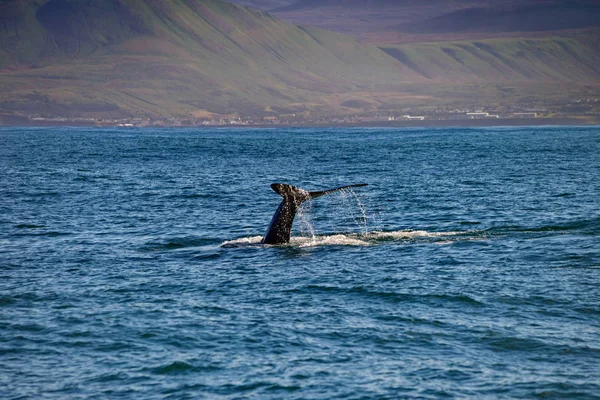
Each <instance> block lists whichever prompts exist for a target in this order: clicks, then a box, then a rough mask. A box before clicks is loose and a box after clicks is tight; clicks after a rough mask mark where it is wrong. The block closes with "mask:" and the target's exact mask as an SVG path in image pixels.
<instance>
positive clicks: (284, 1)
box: [232, 0, 293, 11]
mask: <svg viewBox="0 0 600 400" xmlns="http://www.w3.org/2000/svg"><path fill="white" fill-rule="evenodd" d="M292 1H293V0H236V1H233V2H232V3H235V4H240V5H242V6H245V7H249V8H254V9H256V10H264V11H268V10H273V9H277V8H281V7H285V6H288V5H290V4H291V3H292Z"/></svg>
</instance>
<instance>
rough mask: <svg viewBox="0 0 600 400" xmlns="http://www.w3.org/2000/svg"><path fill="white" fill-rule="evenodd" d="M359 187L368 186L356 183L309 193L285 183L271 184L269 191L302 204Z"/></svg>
mask: <svg viewBox="0 0 600 400" xmlns="http://www.w3.org/2000/svg"><path fill="white" fill-rule="evenodd" d="M360 186H368V184H367V183H357V184H354V185H346V186H340V187H336V188H331V189H326V190H319V191H316V192H309V191H306V190H304V189H300V188H299V187H296V186H292V185H288V184H285V183H273V184H271V189H273V190H274V191H275V192H276V193H277V194H279V195H280V196H281V197H283V198H284V199H290V200H291V199H293V200H295V201H296V202H297V203H298V202H299V203H302V202H305V201H306V200H312V199H314V198H317V197H321V196H324V195H326V194H329V193H333V192H337V191H338V190H344V189H349V188H353V187H360ZM299 203H298V204H299Z"/></svg>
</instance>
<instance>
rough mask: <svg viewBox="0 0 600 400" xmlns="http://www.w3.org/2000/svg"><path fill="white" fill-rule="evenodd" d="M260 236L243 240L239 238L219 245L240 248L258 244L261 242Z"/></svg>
mask: <svg viewBox="0 0 600 400" xmlns="http://www.w3.org/2000/svg"><path fill="white" fill-rule="evenodd" d="M262 238H263V237H262V236H250V237H245V238H239V239H234V240H227V241H225V242H223V243H221V247H241V246H250V245H256V244H260V242H262Z"/></svg>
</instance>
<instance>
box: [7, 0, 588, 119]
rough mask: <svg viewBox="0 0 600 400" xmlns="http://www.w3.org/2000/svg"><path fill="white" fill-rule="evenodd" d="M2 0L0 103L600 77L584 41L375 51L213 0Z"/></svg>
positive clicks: (403, 91) (288, 101)
mask: <svg viewBox="0 0 600 400" xmlns="http://www.w3.org/2000/svg"><path fill="white" fill-rule="evenodd" d="M53 1H57V0H53ZM63 1H66V2H67V3H69V2H71V1H73V0H63ZM9 2H10V3H12V4H11V6H13V7H16V8H13V11H12V12H13V14H12V15H13V17H15V18H13V20H11V24H12V25H11V24H5V25H4V26H8V25H10V26H11V27H12V28H11V29H4V30H2V31H1V32H0V43H1V44H2V48H1V50H2V51H1V52H0V55H2V54H4V56H2V57H0V62H3V63H4V64H3V65H4V67H5V68H4V69H2V70H0V111H2V110H4V111H9V112H21V113H40V112H42V113H47V114H53V115H90V116H107V115H113V116H119V115H136V116H142V115H148V116H150V115H152V116H171V115H194V114H195V115H206V111H211V112H218V113H233V112H240V113H243V114H260V113H264V112H265V110H274V111H276V112H284V113H285V112H298V111H303V110H319V111H323V112H355V111H357V110H358V109H359V108H366V109H390V108H393V107H406V106H431V105H435V104H448V103H452V102H457V103H460V104H469V102H471V103H480V102H483V101H485V102H494V101H504V102H512V101H514V100H515V99H518V98H528V97H531V96H532V95H533V96H534V97H535V96H538V97H545V98H552V97H557V96H561V95H567V96H570V95H571V94H577V93H580V92H583V91H585V90H587V87H589V86H590V85H593V86H598V82H599V81H600V68H599V67H597V66H598V65H600V45H599V43H598V42H599V41H598V40H597V39H596V38H595V37H573V38H552V39H527V40H524V39H505V40H485V41H463V42H442V43H422V44H412V45H397V46H382V49H383V50H385V51H382V50H380V49H379V48H377V47H374V46H368V45H362V44H359V43H357V42H355V41H354V40H352V39H349V38H348V37H346V36H344V35H341V34H337V33H330V32H325V31H321V30H318V29H312V28H299V27H296V26H292V25H289V24H286V23H283V22H281V21H279V20H277V19H275V18H273V17H272V16H270V15H269V14H265V13H261V12H255V11H250V10H248V9H246V8H243V7H240V6H235V5H232V4H229V3H224V2H222V1H219V0H202V1H201V0H171V1H166V0H122V1H121V2H120V3H119V4H120V7H121V8H120V9H119V12H118V13H115V12H114V7H115V3H116V0H114V1H113V0H102V1H101V0H88V1H87V2H85V3H86V4H87V6H86V7H87V8H86V7H84V8H83V9H77V10H76V12H73V13H70V14H68V15H69V16H70V17H69V18H67V19H66V20H64V21H61V20H60V19H58V21H59V22H60V23H58V24H57V26H52V25H48V21H54V19H52V18H50V19H46V20H44V19H42V22H44V21H45V25H44V24H42V23H41V22H40V21H39V20H38V19H37V18H36V17H35V10H36V7H38V6H39V5H40V4H43V3H44V0H39V1H37V2H36V1H26V0H25V1H23V0H9V1H8V2H7V0H0V6H5V5H6V4H8V3H9ZM80 4H81V3H80ZM67 5H68V4H67ZM17 6H18V7H21V8H18V7H17ZM46 6H48V5H46ZM53 10H54V9H52V8H49V9H46V12H47V13H49V14H50V15H51V16H52V11H53ZM2 11H4V10H2ZM54 11H55V12H56V10H54ZM58 11H60V10H58ZM4 15H8V14H6V13H5V14H4ZM56 15H66V14H65V13H60V12H59V13H58V14H56ZM29 33H31V34H29ZM74 33H76V34H74ZM386 52H387V53H389V54H390V55H388V54H386ZM392 56H393V57H392ZM394 57H395V58H394ZM507 85H508V86H510V85H512V87H508V86H507ZM507 87H508V89H507ZM342 105H347V107H344V106H342ZM357 105H360V107H358V108H357Z"/></svg>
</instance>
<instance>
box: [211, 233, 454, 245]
mask: <svg viewBox="0 0 600 400" xmlns="http://www.w3.org/2000/svg"><path fill="white" fill-rule="evenodd" d="M464 233H465V232H427V231H413V230H404V231H392V232H379V231H374V232H367V233H349V234H335V235H315V236H313V235H311V236H293V237H292V238H291V239H290V243H289V244H287V245H286V246H292V247H316V246H372V245H374V244H376V243H377V242H378V241H382V240H390V241H394V240H397V241H402V240H415V239H427V238H446V237H450V236H456V235H461V234H464ZM261 242H262V236H250V237H245V238H239V239H235V240H228V241H226V242H223V243H222V244H221V247H245V246H256V245H260V244H261ZM453 242H454V241H453V240H451V239H449V240H444V241H442V242H440V243H442V244H449V243H453Z"/></svg>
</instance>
